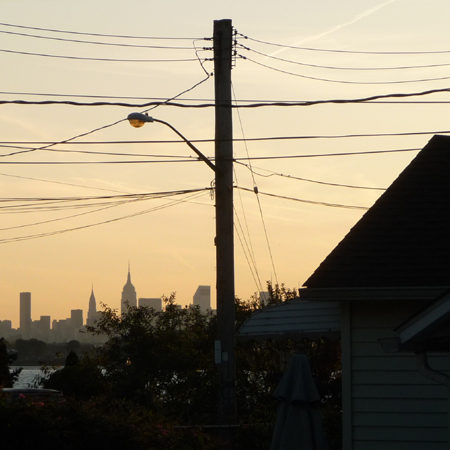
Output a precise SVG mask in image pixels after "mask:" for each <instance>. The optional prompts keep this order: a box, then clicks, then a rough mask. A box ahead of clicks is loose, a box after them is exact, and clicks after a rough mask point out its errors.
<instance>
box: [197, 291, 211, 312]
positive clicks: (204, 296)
mask: <svg viewBox="0 0 450 450" xmlns="http://www.w3.org/2000/svg"><path fill="white" fill-rule="evenodd" d="M194 306H200V309H201V310H202V311H206V310H207V309H211V286H199V287H198V288H197V290H196V291H195V294H194Z"/></svg>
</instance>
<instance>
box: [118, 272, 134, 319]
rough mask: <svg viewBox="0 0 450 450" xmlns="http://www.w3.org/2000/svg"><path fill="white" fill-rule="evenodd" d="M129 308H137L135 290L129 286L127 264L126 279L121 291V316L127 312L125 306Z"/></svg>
mask: <svg viewBox="0 0 450 450" xmlns="http://www.w3.org/2000/svg"><path fill="white" fill-rule="evenodd" d="M127 302H128V305H129V306H131V307H136V306H137V296H136V289H135V288H134V286H133V285H132V284H131V274H130V265H129V264H128V278H127V282H126V284H125V286H124V287H123V290H122V301H121V312H122V314H123V313H125V312H126V311H127V308H126V304H127Z"/></svg>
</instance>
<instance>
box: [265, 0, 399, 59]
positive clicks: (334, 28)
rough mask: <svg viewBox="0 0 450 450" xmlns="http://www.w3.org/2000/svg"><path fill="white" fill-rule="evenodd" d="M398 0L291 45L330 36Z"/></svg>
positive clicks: (278, 51) (388, 0) (279, 51)
mask: <svg viewBox="0 0 450 450" xmlns="http://www.w3.org/2000/svg"><path fill="white" fill-rule="evenodd" d="M395 1H396V0H387V1H386V2H384V3H381V4H379V5H377V6H374V7H373V8H370V9H368V10H367V11H364V12H362V13H360V14H358V15H356V16H355V17H353V19H351V20H349V21H348V22H344V23H341V24H339V25H336V26H334V27H333V28H330V29H329V30H327V31H323V32H322V33H319V34H316V35H314V36H308V37H306V38H303V39H302V40H300V41H297V42H294V43H293V44H290V45H291V46H297V45H303V44H305V43H306V42H311V41H316V40H317V39H320V38H323V37H324V36H328V35H329V34H331V33H335V32H336V31H339V30H341V29H342V28H344V27H348V26H349V25H353V24H354V23H356V22H358V21H360V20H361V19H364V18H365V17H368V16H370V15H371V14H374V13H376V12H377V11H378V10H380V9H381V8H384V7H385V6H387V5H389V4H391V3H394V2H395ZM285 50H287V48H282V49H280V50H277V51H276V52H274V53H272V55H271V56H275V55H277V54H279V53H281V52H284V51H285Z"/></svg>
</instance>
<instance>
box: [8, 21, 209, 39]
mask: <svg viewBox="0 0 450 450" xmlns="http://www.w3.org/2000/svg"><path fill="white" fill-rule="evenodd" d="M0 25H1V26H4V27H12V28H22V29H27V30H37V31H48V32H50V33H63V34H76V35H81V36H98V37H109V38H121V39H151V40H189V41H192V40H207V41H210V40H211V38H201V37H154V36H136V35H134V36H130V35H120V34H104V33H83V32H80V31H68V30H56V29H53V28H39V27H27V26H25V25H14V24H10V23H4V22H0Z"/></svg>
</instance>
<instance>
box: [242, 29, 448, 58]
mask: <svg viewBox="0 0 450 450" xmlns="http://www.w3.org/2000/svg"><path fill="white" fill-rule="evenodd" d="M237 34H238V36H240V37H242V38H244V39H248V40H249V41H253V42H259V43H260V44H265V45H271V46H273V47H279V48H286V49H287V48H291V49H295V50H306V51H311V52H326V53H353V54H358V55H435V54H442V53H450V50H431V51H368V50H339V49H324V48H312V47H299V46H297V45H286V44H277V43H274V42H268V41H262V40H260V39H254V38H251V37H249V36H245V35H244V34H242V33H237Z"/></svg>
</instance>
